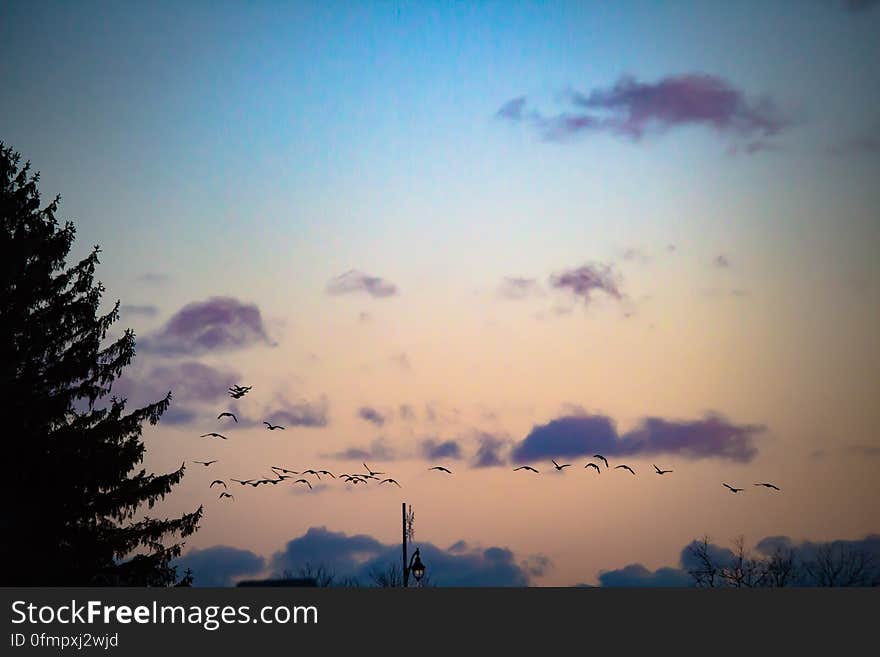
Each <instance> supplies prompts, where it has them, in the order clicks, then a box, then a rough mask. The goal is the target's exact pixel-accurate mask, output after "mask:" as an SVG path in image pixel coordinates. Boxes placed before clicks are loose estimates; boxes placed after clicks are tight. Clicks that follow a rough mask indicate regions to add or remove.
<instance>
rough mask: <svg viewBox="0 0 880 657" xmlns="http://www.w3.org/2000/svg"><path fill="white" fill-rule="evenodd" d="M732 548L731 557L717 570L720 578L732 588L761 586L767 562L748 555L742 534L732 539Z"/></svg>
mask: <svg viewBox="0 0 880 657" xmlns="http://www.w3.org/2000/svg"><path fill="white" fill-rule="evenodd" d="M733 548H734V549H733V559H731V560H730V562H729V563H728V564H726V565H722V566H721V567H720V568H719V570H718V574H719V576H720V577H721V580H722V581H723V582H724V583H725V584H726V585H727V586H731V587H734V588H742V587H753V586H763V584H764V581H765V580H766V579H767V563H766V562H764V561H761V560H758V559H753V558H752V557H751V556H749V553H748V550H746V540H745V537H743V536H742V535H740V536H738V537H737V538H735V539H734V540H733ZM707 552H708V549H707Z"/></svg>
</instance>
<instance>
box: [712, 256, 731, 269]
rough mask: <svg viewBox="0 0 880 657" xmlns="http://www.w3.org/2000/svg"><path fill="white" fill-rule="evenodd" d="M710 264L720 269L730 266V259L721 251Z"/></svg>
mask: <svg viewBox="0 0 880 657" xmlns="http://www.w3.org/2000/svg"><path fill="white" fill-rule="evenodd" d="M712 265H713V266H714V267H718V268H720V269H728V268H729V267H730V260H729V259H728V257H727V256H726V255H724V254H723V253H722V254H721V255H717V256H715V258H714V259H713V260H712Z"/></svg>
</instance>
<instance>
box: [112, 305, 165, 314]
mask: <svg viewBox="0 0 880 657" xmlns="http://www.w3.org/2000/svg"><path fill="white" fill-rule="evenodd" d="M119 313H120V314H121V315H139V316H141V317H155V316H156V315H157V314H158V313H159V309H158V308H156V306H151V305H143V306H133V305H122V306H119Z"/></svg>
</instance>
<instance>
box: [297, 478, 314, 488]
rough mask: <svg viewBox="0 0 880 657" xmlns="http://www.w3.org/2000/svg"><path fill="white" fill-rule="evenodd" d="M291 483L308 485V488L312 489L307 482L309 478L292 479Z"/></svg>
mask: <svg viewBox="0 0 880 657" xmlns="http://www.w3.org/2000/svg"><path fill="white" fill-rule="evenodd" d="M293 483H295V484H305V485H306V486H308V487H309V490H312V484H311V483H309V480H308V479H297V480H296V481H294V482H293Z"/></svg>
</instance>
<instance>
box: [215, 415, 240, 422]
mask: <svg viewBox="0 0 880 657" xmlns="http://www.w3.org/2000/svg"><path fill="white" fill-rule="evenodd" d="M221 417H231V418H232V419H233V420H235V423H236V424H238V418H237V417H235V413H220V415H218V416H217V419H218V420H219V419H220V418H221Z"/></svg>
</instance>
